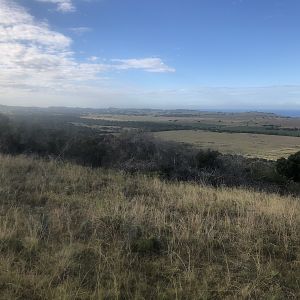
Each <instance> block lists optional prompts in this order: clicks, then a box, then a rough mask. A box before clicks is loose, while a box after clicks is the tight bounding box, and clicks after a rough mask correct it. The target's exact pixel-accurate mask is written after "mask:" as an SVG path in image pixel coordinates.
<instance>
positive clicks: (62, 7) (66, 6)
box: [36, 0, 76, 13]
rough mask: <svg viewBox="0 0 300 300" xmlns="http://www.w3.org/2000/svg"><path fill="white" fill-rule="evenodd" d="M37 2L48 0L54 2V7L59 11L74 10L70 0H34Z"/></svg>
mask: <svg viewBox="0 0 300 300" xmlns="http://www.w3.org/2000/svg"><path fill="white" fill-rule="evenodd" d="M36 1H38V2H48V3H53V4H56V9H57V10H58V11H61V12H65V13H66V12H74V11H76V8H75V5H74V4H73V2H72V0H36Z"/></svg>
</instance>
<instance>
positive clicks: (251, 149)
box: [154, 130, 300, 160]
mask: <svg viewBox="0 0 300 300" xmlns="http://www.w3.org/2000/svg"><path fill="white" fill-rule="evenodd" d="M154 136H155V137H157V138H160V139H162V140H167V141H175V142H179V143H186V144H191V145H193V146H196V147H198V148H201V149H207V148H210V149H213V150H218V151H220V152H221V153H228V154H240V155H243V156H247V157H258V158H265V159H271V160H275V159H278V158H280V157H287V156H289V155H290V154H292V153H295V152H297V151H299V150H300V138H299V137H291V136H276V135H265V134H250V133H226V132H222V133H219V132H209V131H202V130H174V131H163V132H156V133H154Z"/></svg>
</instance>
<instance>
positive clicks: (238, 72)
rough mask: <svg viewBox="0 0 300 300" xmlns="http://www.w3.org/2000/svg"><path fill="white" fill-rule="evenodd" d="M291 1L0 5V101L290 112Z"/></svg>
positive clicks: (87, 0) (293, 100) (1, 1)
mask: <svg viewBox="0 0 300 300" xmlns="http://www.w3.org/2000/svg"><path fill="white" fill-rule="evenodd" d="M299 34H300V2H299V1H298V0H187V1H183V0H181V1H179V0H173V1H171V0H27V1H24V0H0V57H1V58H0V66H1V69H0V87H1V89H2V91H3V92H2V95H1V96H0V103H2V104H8V103H9V104H17V105H38V106H48V105H66V106H91V107H108V106H118V107H161V108H198V109H208V108H219V109H225V108H228V109H245V110H246V109H260V110H262V109H300V76H299V75H300V74H299V72H300V71H299V70H300V39H299Z"/></svg>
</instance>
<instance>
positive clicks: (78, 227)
mask: <svg viewBox="0 0 300 300" xmlns="http://www.w3.org/2000/svg"><path fill="white" fill-rule="evenodd" d="M0 166H1V168H0V170H1V171H0V194H1V197H0V201H1V205H0V283H1V284H0V294H1V298H2V299H8V300H9V299H171V298H174V299H299V297H300V281H299V278H300V265H299V258H300V236H299V231H300V201H299V200H300V199H299V198H293V197H290V196H285V197H283V196H278V195H277V194H265V193H258V192H254V191H251V190H240V189H235V188H233V189H231V188H224V187H222V188H218V189H215V188H210V187H205V186H201V185H198V184H193V183H170V182H169V183H167V182H163V181H161V180H159V179H158V178H156V177H148V176H144V175H131V176H130V175H128V174H127V175H126V176H124V175H123V174H122V173H118V172H115V171H110V170H105V169H91V168H88V167H82V166H78V165H73V164H71V163H62V162H60V161H57V160H50V161H43V160H40V159H33V158H29V157H24V156H17V157H12V156H1V157H0Z"/></svg>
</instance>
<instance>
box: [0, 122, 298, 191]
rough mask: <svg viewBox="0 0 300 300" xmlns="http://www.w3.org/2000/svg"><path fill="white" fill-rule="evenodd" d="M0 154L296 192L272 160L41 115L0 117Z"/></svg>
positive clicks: (176, 178) (293, 183)
mask: <svg viewBox="0 0 300 300" xmlns="http://www.w3.org/2000/svg"><path fill="white" fill-rule="evenodd" d="M0 120H1V116H0ZM0 152H2V153H5V154H30V155H37V156H39V157H44V158H55V159H60V160H69V161H73V162H75V163H79V164H82V165H86V166H91V167H104V168H113V169H118V170H122V171H125V172H129V173H136V172H139V173H144V174H152V175H159V176H160V177H161V178H163V179H168V180H180V181H187V180H189V181H196V182H200V183H205V184H208V185H213V186H222V185H225V186H229V187H232V186H236V187H237V186H243V187H251V188H254V189H256V190H266V191H271V192H280V193H290V194H300V184H299V183H296V182H294V181H291V180H289V178H287V177H286V176H284V174H282V173H279V172H278V170H277V169H276V163H275V162H272V161H266V160H261V159H249V158H244V157H242V156H237V155H223V154H221V153H219V152H216V151H210V150H198V149H194V148H191V147H187V146H184V145H179V144H176V143H172V142H163V141H158V140H156V139H155V138H153V136H151V135H149V134H145V133H139V132H137V133H136V132H125V133H123V134H120V135H112V134H99V132H98V131H97V130H93V129H91V128H89V127H88V128H85V127H78V126H73V125H69V126H65V125H64V123H59V122H55V123H54V124H52V123H51V121H50V120H49V119H47V118H46V119H45V120H37V123H35V122H33V121H32V120H28V119H25V120H22V121H16V120H14V119H8V118H7V117H5V116H3V117H2V123H0Z"/></svg>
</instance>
